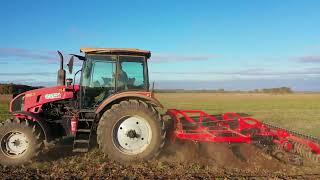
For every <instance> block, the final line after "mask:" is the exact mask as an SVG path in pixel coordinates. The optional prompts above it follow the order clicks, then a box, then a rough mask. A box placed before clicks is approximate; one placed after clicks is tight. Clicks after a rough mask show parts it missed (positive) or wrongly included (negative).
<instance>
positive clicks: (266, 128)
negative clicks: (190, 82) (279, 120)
mask: <svg viewBox="0 0 320 180" xmlns="http://www.w3.org/2000/svg"><path fill="white" fill-rule="evenodd" d="M167 113H168V115H170V116H171V118H172V119H173V120H174V132H173V133H172V136H173V137H171V139H174V138H180V139H189V140H193V141H208V142H221V143H222V142H225V143H229V144H233V143H250V144H254V145H256V146H258V147H260V148H261V149H263V150H264V151H265V152H266V153H268V154H270V155H272V156H274V157H275V158H277V159H279V160H281V161H283V162H286V163H290V164H294V165H302V164H303V158H302V157H305V158H306V159H308V160H311V161H314V162H316V163H320V139H319V138H316V137H312V136H308V135H303V134H301V133H297V132H294V131H290V130H287V129H284V128H280V127H277V126H274V125H271V124H266V123H262V122H261V121H259V120H257V119H254V118H251V117H247V116H241V115H239V114H237V113H225V114H222V115H209V114H208V113H206V112H204V111H201V110H177V109H169V110H168V112H167Z"/></svg>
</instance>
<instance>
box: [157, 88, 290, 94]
mask: <svg viewBox="0 0 320 180" xmlns="http://www.w3.org/2000/svg"><path fill="white" fill-rule="evenodd" d="M154 92H156V93H269V94H289V93H293V90H292V89H291V88H290V87H279V88H264V89H255V90H251V91H241V90H233V91H230V90H225V89H202V90H185V89H156V90H154Z"/></svg>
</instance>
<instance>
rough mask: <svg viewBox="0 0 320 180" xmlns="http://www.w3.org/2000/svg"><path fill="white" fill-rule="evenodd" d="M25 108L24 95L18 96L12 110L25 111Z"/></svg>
mask: <svg viewBox="0 0 320 180" xmlns="http://www.w3.org/2000/svg"><path fill="white" fill-rule="evenodd" d="M23 108H24V95H21V96H19V97H17V98H16V99H15V100H14V101H13V102H12V111H13V112H14V111H23Z"/></svg>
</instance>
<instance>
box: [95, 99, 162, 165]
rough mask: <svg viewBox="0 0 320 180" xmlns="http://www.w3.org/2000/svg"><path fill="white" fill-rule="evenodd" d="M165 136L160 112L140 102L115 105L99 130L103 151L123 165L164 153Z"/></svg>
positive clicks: (101, 123) (99, 140)
mask: <svg viewBox="0 0 320 180" xmlns="http://www.w3.org/2000/svg"><path fill="white" fill-rule="evenodd" d="M165 136H166V133H165V125H164V122H163V120H162V119H161V117H160V115H159V113H158V112H157V111H156V110H155V109H154V108H153V107H152V105H150V104H147V103H145V102H143V101H138V100H127V101H122V102H120V103H119V104H115V105H113V106H112V107H111V108H110V109H109V110H107V111H106V112H105V113H104V114H103V115H102V117H101V119H100V122H99V125H98V130H97V140H98V144H99V147H100V149H101V150H102V151H103V153H105V155H107V156H108V157H109V158H110V159H112V160H115V161H118V162H121V163H128V162H136V161H146V160H150V159H153V158H154V157H156V156H157V155H158V154H159V153H160V151H161V150H162V148H163V146H164V144H165Z"/></svg>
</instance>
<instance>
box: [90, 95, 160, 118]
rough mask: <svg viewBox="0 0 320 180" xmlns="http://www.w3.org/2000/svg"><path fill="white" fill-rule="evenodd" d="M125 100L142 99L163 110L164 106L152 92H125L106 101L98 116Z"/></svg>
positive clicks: (98, 111)
mask: <svg viewBox="0 0 320 180" xmlns="http://www.w3.org/2000/svg"><path fill="white" fill-rule="evenodd" d="M124 99H141V100H144V101H148V102H149V103H151V104H153V105H154V106H158V107H161V108H163V105H162V104H161V103H160V102H159V101H158V100H157V99H156V98H155V97H154V96H153V93H152V92H144V91H143V92H141V91H131V92H123V93H118V94H115V95H112V96H110V97H109V98H107V99H105V100H104V101H103V102H102V103H101V104H100V105H99V106H98V107H97V108H96V110H95V113H96V114H99V113H100V112H101V111H102V110H103V109H105V107H108V106H109V105H111V104H114V103H116V102H120V101H122V100H124Z"/></svg>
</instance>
